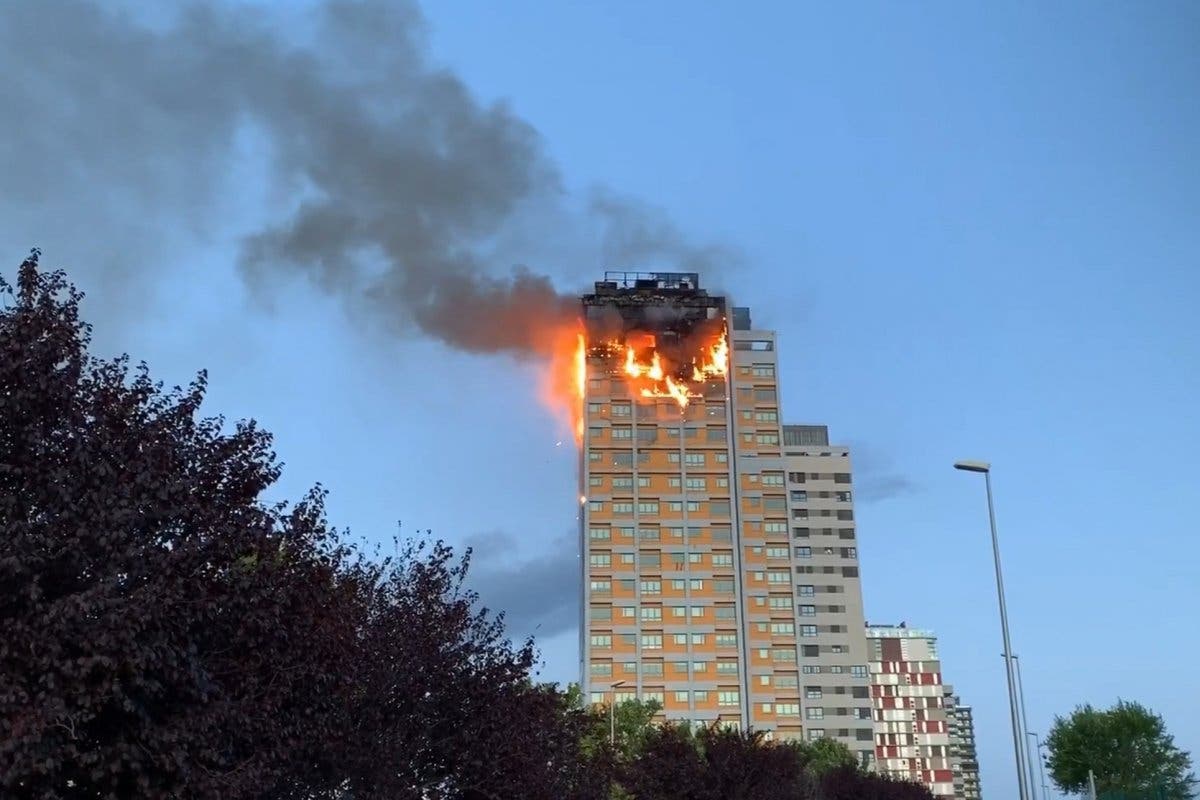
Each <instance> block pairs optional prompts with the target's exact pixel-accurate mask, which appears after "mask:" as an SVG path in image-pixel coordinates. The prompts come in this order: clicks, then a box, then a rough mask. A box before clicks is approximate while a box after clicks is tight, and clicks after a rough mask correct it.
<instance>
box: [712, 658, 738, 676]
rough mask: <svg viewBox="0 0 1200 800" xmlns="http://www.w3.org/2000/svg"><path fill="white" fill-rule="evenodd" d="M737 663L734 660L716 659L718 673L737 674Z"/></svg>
mask: <svg viewBox="0 0 1200 800" xmlns="http://www.w3.org/2000/svg"><path fill="white" fill-rule="evenodd" d="M737 671H738V665H737V662H736V661H718V662H717V674H718V675H737Z"/></svg>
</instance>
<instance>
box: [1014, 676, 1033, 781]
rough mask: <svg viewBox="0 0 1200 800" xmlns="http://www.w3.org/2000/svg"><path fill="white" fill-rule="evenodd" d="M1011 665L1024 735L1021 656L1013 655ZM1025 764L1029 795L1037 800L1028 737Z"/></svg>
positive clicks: (1026, 725)
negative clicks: (1012, 666) (1015, 676)
mask: <svg viewBox="0 0 1200 800" xmlns="http://www.w3.org/2000/svg"><path fill="white" fill-rule="evenodd" d="M1013 665H1014V666H1015V667H1016V671H1017V698H1018V700H1019V701H1020V704H1021V727H1022V728H1023V729H1024V731H1025V736H1027V737H1028V736H1029V715H1028V714H1026V713H1025V682H1024V681H1023V680H1021V657H1020V656H1013ZM1025 766H1026V767H1027V768H1028V769H1029V796H1030V797H1032V798H1033V800H1037V790H1036V788H1035V787H1036V786H1037V780H1036V779H1035V778H1034V776H1033V756H1032V755H1030V754H1029V739H1028V738H1027V739H1026V740H1025Z"/></svg>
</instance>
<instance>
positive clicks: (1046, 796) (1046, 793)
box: [1029, 733, 1050, 800]
mask: <svg viewBox="0 0 1200 800" xmlns="http://www.w3.org/2000/svg"><path fill="white" fill-rule="evenodd" d="M1029 735H1030V736H1032V737H1033V743H1034V744H1035V745H1036V747H1034V749H1033V752H1034V754H1035V755H1036V756H1037V762H1038V774H1039V775H1041V777H1042V798H1043V800H1050V787H1049V786H1048V785H1047V784H1046V762H1045V761H1043V760H1042V747H1043V746H1044V745H1043V744H1042V740H1041V739H1040V738H1038V735H1037V734H1036V733H1031V734H1029Z"/></svg>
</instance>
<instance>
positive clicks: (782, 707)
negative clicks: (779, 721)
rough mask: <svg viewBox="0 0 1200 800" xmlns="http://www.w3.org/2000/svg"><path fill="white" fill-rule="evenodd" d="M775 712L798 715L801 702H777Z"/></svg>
mask: <svg viewBox="0 0 1200 800" xmlns="http://www.w3.org/2000/svg"><path fill="white" fill-rule="evenodd" d="M775 713H776V714H782V715H783V716H787V717H798V716H800V704H799V703H776V704H775Z"/></svg>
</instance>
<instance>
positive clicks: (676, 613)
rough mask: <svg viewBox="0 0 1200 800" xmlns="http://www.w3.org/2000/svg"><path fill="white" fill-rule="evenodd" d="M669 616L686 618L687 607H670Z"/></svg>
mask: <svg viewBox="0 0 1200 800" xmlns="http://www.w3.org/2000/svg"><path fill="white" fill-rule="evenodd" d="M671 616H672V617H686V616H687V606H671Z"/></svg>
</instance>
